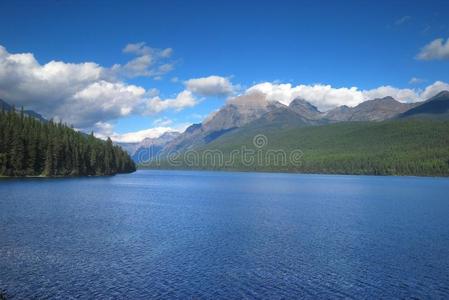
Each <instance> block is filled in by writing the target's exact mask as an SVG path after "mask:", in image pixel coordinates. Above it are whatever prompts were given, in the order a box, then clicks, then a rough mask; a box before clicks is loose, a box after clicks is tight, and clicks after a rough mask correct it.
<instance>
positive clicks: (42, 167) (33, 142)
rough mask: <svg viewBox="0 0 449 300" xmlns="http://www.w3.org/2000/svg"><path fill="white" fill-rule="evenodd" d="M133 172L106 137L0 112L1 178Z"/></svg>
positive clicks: (125, 157) (126, 158)
mask: <svg viewBox="0 0 449 300" xmlns="http://www.w3.org/2000/svg"><path fill="white" fill-rule="evenodd" d="M135 169H136V168H135V165H134V162H133V161H132V160H131V158H130V157H129V155H128V154H127V153H126V152H125V151H124V150H122V149H121V148H120V147H119V146H114V145H113V144H112V141H111V139H109V138H108V139H107V141H103V140H100V139H98V138H95V137H94V136H93V134H90V135H86V134H83V133H80V132H77V131H75V130H74V129H73V128H71V127H69V126H67V125H66V124H62V123H55V122H53V121H48V122H41V121H39V120H36V119H35V118H33V117H30V116H28V115H26V114H24V112H23V109H22V110H21V111H20V112H17V111H15V110H14V109H13V110H11V111H5V110H2V111H1V112H0V176H48V177H52V176H85V175H114V174H116V173H127V172H133V171H135Z"/></svg>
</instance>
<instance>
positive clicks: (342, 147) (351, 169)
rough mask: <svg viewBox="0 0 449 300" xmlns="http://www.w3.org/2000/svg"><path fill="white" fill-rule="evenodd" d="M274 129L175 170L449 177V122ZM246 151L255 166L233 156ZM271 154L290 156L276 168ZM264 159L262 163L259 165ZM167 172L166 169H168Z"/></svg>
mask: <svg viewBox="0 0 449 300" xmlns="http://www.w3.org/2000/svg"><path fill="white" fill-rule="evenodd" d="M272 125H273V124H271V125H267V124H257V123H254V124H251V125H248V126H245V127H243V128H240V129H237V130H234V131H232V132H229V133H227V134H224V135H223V136H221V137H220V138H218V139H217V140H215V141H213V142H211V143H209V144H208V145H207V146H204V147H202V148H200V149H197V154H195V155H197V161H196V162H195V163H191V162H190V163H188V162H186V161H185V159H181V158H179V163H178V162H177V164H176V166H175V167H177V168H187V167H191V168H197V169H228V170H242V171H243V170H244V171H287V172H304V173H338V174H376V175H426V176H449V121H435V120H428V119H427V120H426V119H410V120H395V121H386V122H362V123H354V122H351V123H338V124H332V125H322V126H308V127H301V126H297V124H294V125H292V126H284V127H283V128H282V129H279V127H277V126H272ZM258 134H263V135H264V136H266V138H267V145H266V146H264V147H261V148H257V147H255V145H254V144H253V138H254V136H256V135H258ZM244 148H246V149H253V150H256V152H255V155H254V156H255V159H254V160H255V161H254V162H252V163H248V162H249V161H248V160H247V161H246V163H245V161H244V159H243V157H242V155H235V153H234V155H230V153H232V151H233V150H234V151H240V154H241V153H242V149H244ZM298 149H299V150H300V151H301V152H302V154H303V155H302V157H301V159H300V160H299V161H296V160H293V159H291V158H290V157H289V155H290V154H291V153H292V151H294V150H298ZM210 150H214V151H215V152H214V153H218V152H217V150H218V151H220V152H221V153H223V156H224V159H223V161H224V163H220V162H219V161H218V162H217V159H215V160H213V159H212V158H211V156H207V155H205V153H207V152H208V151H209V152H210ZM271 150H282V151H284V152H285V153H286V155H285V157H286V158H287V160H286V162H285V163H283V161H282V159H279V160H278V161H277V162H276V161H275V160H274V159H273V157H271V158H270V159H269V158H268V157H269V156H268V155H267V153H268V152H269V151H271ZM257 155H259V156H257ZM190 157H193V155H191V156H190ZM231 157H232V160H231V159H230V158H231ZM259 157H261V158H262V159H259V160H258V158H259ZM231 161H232V163H228V164H226V163H225V162H231ZM167 166H168V165H167V164H165V163H162V167H167Z"/></svg>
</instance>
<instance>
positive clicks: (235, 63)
mask: <svg viewBox="0 0 449 300" xmlns="http://www.w3.org/2000/svg"><path fill="white" fill-rule="evenodd" d="M317 2H318V1H251V0H248V1H232V0H229V1H61V0H59V1H43V0H42V1H21V0H16V1H7V0H2V1H0V98H1V99H3V100H5V101H7V102H9V103H11V104H14V105H16V106H22V105H23V106H25V108H27V109H33V110H35V111H37V112H40V113H42V114H43V115H44V116H45V117H47V118H54V119H55V120H62V121H64V122H67V123H70V124H73V126H74V127H75V128H78V129H80V130H84V131H91V130H93V131H94V132H95V133H96V134H97V135H98V136H100V137H104V136H112V137H113V139H114V140H116V141H123V142H135V141H138V140H141V139H142V138H144V137H147V136H150V137H154V136H157V135H159V134H161V133H163V132H165V131H168V130H181V131H182V130H184V129H185V128H186V126H188V125H190V124H192V123H198V122H201V121H203V120H204V118H206V117H207V116H208V115H209V114H211V113H213V112H214V111H216V110H217V109H219V108H220V107H221V106H223V105H224V104H225V103H227V101H230V99H237V101H245V99H248V97H245V96H246V95H248V94H251V93H254V92H258V93H262V94H263V97H264V98H265V99H267V100H269V101H271V100H273V101H274V100H277V101H281V102H282V103H284V104H288V103H289V102H290V101H292V100H293V98H295V97H303V98H304V99H306V100H308V101H310V102H311V103H313V104H314V105H316V106H317V107H318V108H319V109H320V110H322V111H326V110H329V109H332V108H334V107H336V106H338V105H349V106H354V105H357V104H358V103H360V102H362V101H365V100H368V99H374V98H376V97H384V96H393V97H395V98H396V99H397V100H399V101H402V102H414V101H422V100H425V99H426V98H428V97H430V96H432V95H434V94H435V93H437V92H438V91H440V90H443V89H449V84H448V83H449V19H448V18H447V12H448V11H449V2H448V1H419V2H418V1H416V3H414V2H415V1H385V2H382V1H319V3H317Z"/></svg>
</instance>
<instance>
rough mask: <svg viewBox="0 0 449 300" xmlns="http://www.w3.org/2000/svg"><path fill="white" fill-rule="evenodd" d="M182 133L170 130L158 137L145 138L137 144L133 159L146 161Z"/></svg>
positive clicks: (141, 161) (139, 161) (140, 161)
mask: <svg viewBox="0 0 449 300" xmlns="http://www.w3.org/2000/svg"><path fill="white" fill-rule="evenodd" d="M180 134H181V133H179V132H177V131H169V132H165V133H163V134H162V135H161V136H159V137H157V138H145V139H144V140H143V141H141V142H140V143H138V144H137V145H135V149H136V150H135V151H134V152H133V153H132V154H131V155H132V159H133V160H134V161H135V162H137V163H144V162H145V161H148V160H151V159H152V158H154V157H155V156H157V155H158V154H159V153H160V152H161V151H162V149H163V148H164V146H165V145H167V144H168V143H169V142H171V141H172V140H174V139H175V138H177V137H178V136H179V135H180Z"/></svg>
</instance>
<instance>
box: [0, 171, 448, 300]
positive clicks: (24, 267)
mask: <svg viewBox="0 0 449 300" xmlns="http://www.w3.org/2000/svg"><path fill="white" fill-rule="evenodd" d="M0 195H1V196H0V270H1V271H0V272H1V273H0V289H3V290H6V291H7V294H8V295H10V296H16V297H17V298H58V297H59V298H63V299H70V298H102V299H105V298H106V299H107V298H131V299H132V298H134V299H136V298H142V299H148V298H164V299H165V298H206V299H217V298H222V299H235V298H266V299H277V298H299V297H301V298H316V297H321V298H409V297H417V298H448V297H449V179H447V178H418V177H375V176H337V175H300V174H267V173H231V172H229V173H227V172H196V171H151V170H148V171H143V170H142V171H138V172H136V173H133V174H126V175H117V176H113V177H96V178H68V179H42V178H36V179H5V180H1V181H0Z"/></svg>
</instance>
